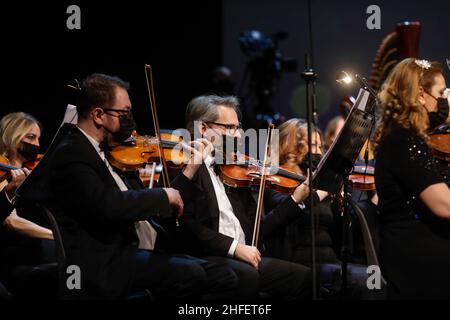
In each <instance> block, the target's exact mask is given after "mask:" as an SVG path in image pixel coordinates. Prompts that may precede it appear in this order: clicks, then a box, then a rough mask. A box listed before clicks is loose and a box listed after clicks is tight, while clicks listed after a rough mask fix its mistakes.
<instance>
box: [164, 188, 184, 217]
mask: <svg viewBox="0 0 450 320" xmlns="http://www.w3.org/2000/svg"><path fill="white" fill-rule="evenodd" d="M164 191H165V192H166V194H167V198H168V199H169V204H170V206H171V207H172V210H173V216H174V217H175V218H176V219H178V218H180V217H181V216H182V215H183V208H184V204H183V200H182V199H181V196H180V193H179V192H178V190H176V189H174V188H164Z"/></svg>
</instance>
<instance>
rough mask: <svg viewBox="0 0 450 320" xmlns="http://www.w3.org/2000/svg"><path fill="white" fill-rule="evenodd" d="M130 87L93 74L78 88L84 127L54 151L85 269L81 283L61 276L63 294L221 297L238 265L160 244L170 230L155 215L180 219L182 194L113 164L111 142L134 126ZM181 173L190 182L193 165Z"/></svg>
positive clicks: (64, 215)
mask: <svg viewBox="0 0 450 320" xmlns="http://www.w3.org/2000/svg"><path fill="white" fill-rule="evenodd" d="M127 88H128V84H127V83H125V82H123V81H122V80H120V79H119V78H116V77H111V76H107V75H103V74H93V75H91V76H89V77H87V78H86V79H85V80H84V81H83V83H82V85H81V89H80V91H79V97H78V103H77V112H78V123H77V126H76V127H74V128H73V129H72V130H71V131H70V132H69V134H67V135H66V136H64V138H62V141H61V142H60V143H59V144H58V145H57V146H56V147H55V151H54V153H53V155H52V160H51V165H50V166H51V172H52V174H51V178H50V188H51V191H52V193H53V194H54V196H55V203H54V206H55V207H56V208H57V210H56V212H55V216H56V219H57V221H58V223H59V225H60V229H61V234H62V240H63V242H64V245H65V249H66V254H67V259H66V265H67V266H69V265H76V266H78V267H79V269H80V270H81V288H74V289H69V288H64V285H65V283H66V280H67V279H64V278H63V279H60V281H61V283H62V284H63V289H64V291H63V292H64V293H65V295H64V297H65V298H69V299H72V298H80V299H118V298H126V297H127V295H129V294H130V293H132V292H135V291H142V290H144V289H149V290H150V291H151V292H152V294H153V296H154V297H155V299H164V298H166V299H170V301H177V300H181V299H188V298H203V299H207V300H211V299H222V298H223V297H224V296H225V297H226V294H227V292H231V291H232V290H233V289H234V288H235V286H236V284H237V277H236V275H235V274H234V272H233V271H232V270H230V269H229V268H226V267H223V266H220V265H217V264H214V263H211V262H208V261H205V260H201V259H197V258H194V257H189V256H187V255H170V254H167V253H164V252H162V251H161V250H155V249H159V248H158V239H159V238H160V237H161V236H163V234H161V233H160V231H161V230H159V229H158V225H157V224H156V223H155V221H153V220H152V218H153V219H158V218H167V217H169V218H170V217H171V216H172V215H173V216H174V217H175V218H179V217H180V216H181V214H182V212H183V200H182V198H181V196H180V194H179V192H178V191H177V190H176V189H173V188H155V189H139V188H135V187H133V186H132V185H131V184H130V183H129V181H127V180H126V179H125V177H124V176H123V175H121V173H120V172H117V171H116V170H115V169H113V168H112V166H111V165H110V164H109V162H108V159H107V157H106V155H105V152H108V151H107V150H105V148H104V146H105V145H110V146H111V145H114V144H117V143H120V142H122V141H124V140H125V139H127V138H129V137H130V135H131V131H132V130H133V129H134V128H135V124H134V121H133V117H132V115H131V102H130V99H129V96H128V92H127ZM177 178H178V181H179V183H178V184H183V183H187V182H188V181H189V170H185V171H184V172H183V173H180V175H179V176H178V177H177ZM184 195H185V196H186V195H188V193H184ZM67 276H69V275H67Z"/></svg>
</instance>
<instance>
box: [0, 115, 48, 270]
mask: <svg viewBox="0 0 450 320" xmlns="http://www.w3.org/2000/svg"><path fill="white" fill-rule="evenodd" d="M40 136H41V125H40V123H39V122H38V121H37V120H36V119H35V118H34V117H32V116H31V115H29V114H26V113H22V112H16V113H10V114H8V115H6V116H4V117H3V118H2V119H1V120H0V137H1V138H0V153H1V154H2V155H3V156H5V157H6V158H8V159H9V161H10V163H11V165H13V166H15V167H17V168H21V169H19V170H15V171H13V172H11V176H12V179H11V181H10V182H9V183H8V182H7V181H4V182H3V183H2V185H1V186H0V190H2V191H4V192H5V193H6V196H7V198H8V200H9V201H11V200H12V197H13V195H14V190H15V188H16V187H17V186H18V185H19V184H20V183H21V182H22V181H23V180H24V179H25V177H26V176H27V175H28V174H29V171H28V170H27V169H26V168H23V166H24V164H25V163H26V162H28V161H33V160H34V159H35V158H36V156H37V154H38V151H39V138H40ZM22 168H23V169H22ZM11 209H12V206H10V207H9V210H11ZM3 214H4V215H7V217H6V219H5V220H4V221H3V225H2V227H1V228H0V255H1V261H2V269H3V270H2V271H3V273H5V274H9V272H11V271H12V270H13V269H14V268H15V267H17V266H20V265H34V264H40V263H42V243H41V240H52V239H53V234H52V231H51V230H50V229H48V228H44V227H41V226H40V225H38V224H37V223H35V222H32V221H30V219H33V220H35V217H34V216H33V215H32V212H31V210H30V209H29V208H22V207H21V206H19V207H17V208H16V209H12V211H9V212H4V213H3ZM29 216H30V217H29ZM36 219H37V220H36V221H38V220H39V219H38V218H36ZM46 244H48V243H47V242H46Z"/></svg>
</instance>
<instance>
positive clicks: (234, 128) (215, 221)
mask: <svg viewBox="0 0 450 320" xmlns="http://www.w3.org/2000/svg"><path fill="white" fill-rule="evenodd" d="M186 122H187V128H188V130H189V131H190V133H191V134H194V132H197V134H199V133H200V134H201V135H202V136H203V137H204V138H206V139H207V140H209V141H211V142H212V143H213V145H215V146H217V145H218V144H219V143H220V142H221V141H222V140H223V136H229V137H230V136H231V137H236V138H239V137H240V132H239V130H238V129H239V128H240V124H239V117H238V101H237V99H236V98H235V97H218V96H200V97H197V98H195V99H193V100H192V101H191V102H190V103H189V105H188V107H187V111H186ZM204 158H205V160H204V163H203V164H202V165H201V166H200V167H199V168H198V171H197V172H196V174H195V176H194V178H193V179H192V181H193V184H192V187H191V191H192V192H195V197H194V198H193V200H192V201H189V202H186V206H185V214H184V215H183V218H182V219H181V221H180V223H181V225H182V227H183V228H185V230H186V232H187V233H188V234H189V235H190V236H187V237H185V239H184V242H183V243H185V244H186V245H187V247H188V248H186V249H185V250H190V252H192V253H193V254H196V255H198V256H201V257H203V258H204V259H206V260H209V261H214V262H218V263H220V264H222V265H226V266H229V267H231V268H232V269H233V270H234V271H235V272H236V274H237V275H238V277H239V288H238V292H237V294H236V297H239V298H243V299H249V298H254V297H255V296H256V295H257V293H258V292H264V293H267V294H269V295H271V296H272V297H274V298H277V299H282V300H296V299H301V298H307V297H309V295H310V292H311V291H310V290H311V272H310V269H309V268H307V267H305V266H302V265H299V264H295V263H291V262H287V261H283V260H279V259H274V258H267V257H262V256H261V253H260V251H259V249H258V248H257V247H256V246H251V245H250V243H251V240H252V235H253V224H254V221H255V212H256V203H255V200H254V199H253V196H252V194H251V190H250V188H239V189H235V188H228V187H225V186H224V184H223V183H222V181H221V180H220V178H219V177H218V176H217V174H216V171H215V167H214V158H213V157H212V156H211V155H209V156H207V157H204ZM308 192H309V191H308V187H307V186H305V184H301V185H300V186H299V187H297V189H296V190H295V192H294V193H293V195H292V196H291V197H287V199H286V200H285V201H283V202H282V203H280V205H279V206H277V207H276V208H275V209H274V210H273V211H272V212H270V213H268V214H267V215H266V216H265V217H264V219H263V222H262V225H261V232H260V239H261V242H263V241H264V239H265V238H266V237H267V236H269V235H270V234H271V233H273V232H276V231H277V230H280V229H281V228H282V227H284V226H286V224H288V223H290V221H292V220H294V219H296V218H298V217H299V216H301V215H302V213H303V210H302V208H304V205H303V203H302V201H304V199H305V198H306V197H307V196H308ZM191 240H192V241H191ZM189 241H191V242H189Z"/></svg>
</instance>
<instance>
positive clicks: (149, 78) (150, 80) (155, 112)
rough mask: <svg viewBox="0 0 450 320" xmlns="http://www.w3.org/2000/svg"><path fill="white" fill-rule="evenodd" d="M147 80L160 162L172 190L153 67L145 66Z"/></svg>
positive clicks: (164, 176)
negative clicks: (156, 98) (165, 156)
mask: <svg viewBox="0 0 450 320" xmlns="http://www.w3.org/2000/svg"><path fill="white" fill-rule="evenodd" d="M145 78H146V80H147V89H148V97H149V101H150V109H151V111H152V121H153V127H154V128H155V136H156V139H157V142H158V151H159V160H160V161H161V164H162V165H163V169H162V170H163V171H162V177H163V184H164V187H166V188H170V180H169V172H168V171H167V164H166V159H165V158H164V150H163V147H162V143H161V130H160V127H159V121H158V110H157V108H156V100H155V89H154V86H153V74H152V67H151V66H150V65H148V64H146V65H145Z"/></svg>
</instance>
